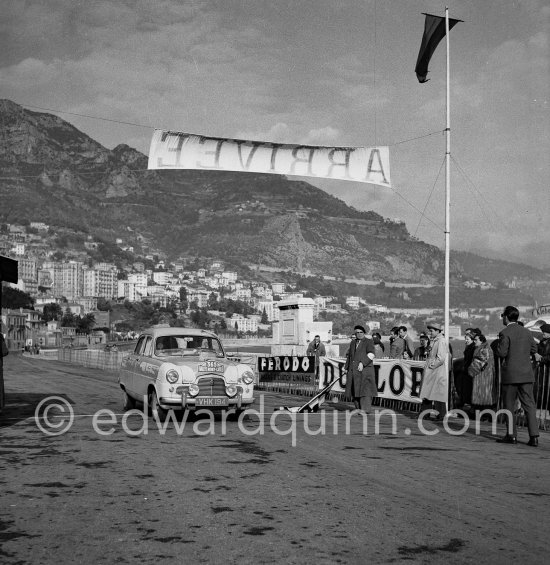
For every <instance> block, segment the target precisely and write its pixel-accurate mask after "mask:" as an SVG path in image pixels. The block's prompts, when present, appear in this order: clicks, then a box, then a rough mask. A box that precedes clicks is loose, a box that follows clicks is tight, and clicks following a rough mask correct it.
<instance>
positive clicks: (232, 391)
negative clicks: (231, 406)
mask: <svg viewBox="0 0 550 565" xmlns="http://www.w3.org/2000/svg"><path fill="white" fill-rule="evenodd" d="M225 392H226V394H227V396H235V395H236V394H237V387H236V386H235V385H227V386H226V387H225Z"/></svg>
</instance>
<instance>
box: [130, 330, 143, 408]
mask: <svg viewBox="0 0 550 565" xmlns="http://www.w3.org/2000/svg"><path fill="white" fill-rule="evenodd" d="M145 338H146V336H144V335H142V336H140V337H139V339H138V341H137V343H136V346H135V347H134V351H133V352H132V353H130V355H128V358H127V359H128V360H127V364H126V371H127V377H126V378H127V385H126V390H127V391H128V392H129V393H130V394H131V396H133V397H134V398H136V397H137V392H136V371H137V370H138V368H139V358H140V352H141V351H142V350H143V345H144V343H145Z"/></svg>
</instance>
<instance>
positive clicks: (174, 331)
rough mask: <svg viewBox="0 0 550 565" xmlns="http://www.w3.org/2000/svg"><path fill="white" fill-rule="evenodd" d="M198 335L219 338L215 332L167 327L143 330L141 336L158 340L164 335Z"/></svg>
mask: <svg viewBox="0 0 550 565" xmlns="http://www.w3.org/2000/svg"><path fill="white" fill-rule="evenodd" d="M182 334H185V335H189V336H192V335H196V336H203V337H215V338H217V337H218V336H217V335H216V334H215V333H213V332H209V331H207V330H199V329H197V328H170V327H166V328H147V329H146V330H143V331H142V332H141V333H140V335H152V336H153V337H154V338H157V337H159V336H162V335H182Z"/></svg>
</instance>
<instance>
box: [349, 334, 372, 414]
mask: <svg viewBox="0 0 550 565" xmlns="http://www.w3.org/2000/svg"><path fill="white" fill-rule="evenodd" d="M354 333H355V339H353V340H352V341H351V343H350V346H349V349H348V353H347V359H346V365H345V367H344V370H345V371H346V396H347V397H351V399H352V400H353V404H354V406H355V408H358V409H360V410H361V411H362V412H363V413H366V414H368V413H369V412H371V411H372V397H373V396H377V391H376V379H375V376H374V364H373V361H374V353H375V352H374V343H373V341H372V339H369V338H367V337H366V333H365V328H364V327H363V326H355V328H354Z"/></svg>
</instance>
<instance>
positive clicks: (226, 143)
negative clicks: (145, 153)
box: [148, 130, 391, 187]
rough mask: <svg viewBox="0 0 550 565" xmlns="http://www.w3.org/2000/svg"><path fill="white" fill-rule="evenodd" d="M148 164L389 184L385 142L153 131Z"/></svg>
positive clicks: (388, 153)
mask: <svg viewBox="0 0 550 565" xmlns="http://www.w3.org/2000/svg"><path fill="white" fill-rule="evenodd" d="M148 168H149V169H204V170H206V169H208V170H220V171H240V172H251V173H271V174H275V175H298V176H302V177H317V178H327V179H339V180H349V181H355V182H366V183H371V184H378V185H381V186H387V187H391V179H390V152H389V148H388V147H387V146H380V147H324V146H318V145H289V144H286V143H271V142H265V141H246V140H241V139H228V138H225V137H223V138H222V137H206V136H204V135H195V134H192V133H182V132H176V131H164V130H155V131H154V133H153V138H152V139H151V146H150V148H149V164H148Z"/></svg>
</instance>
